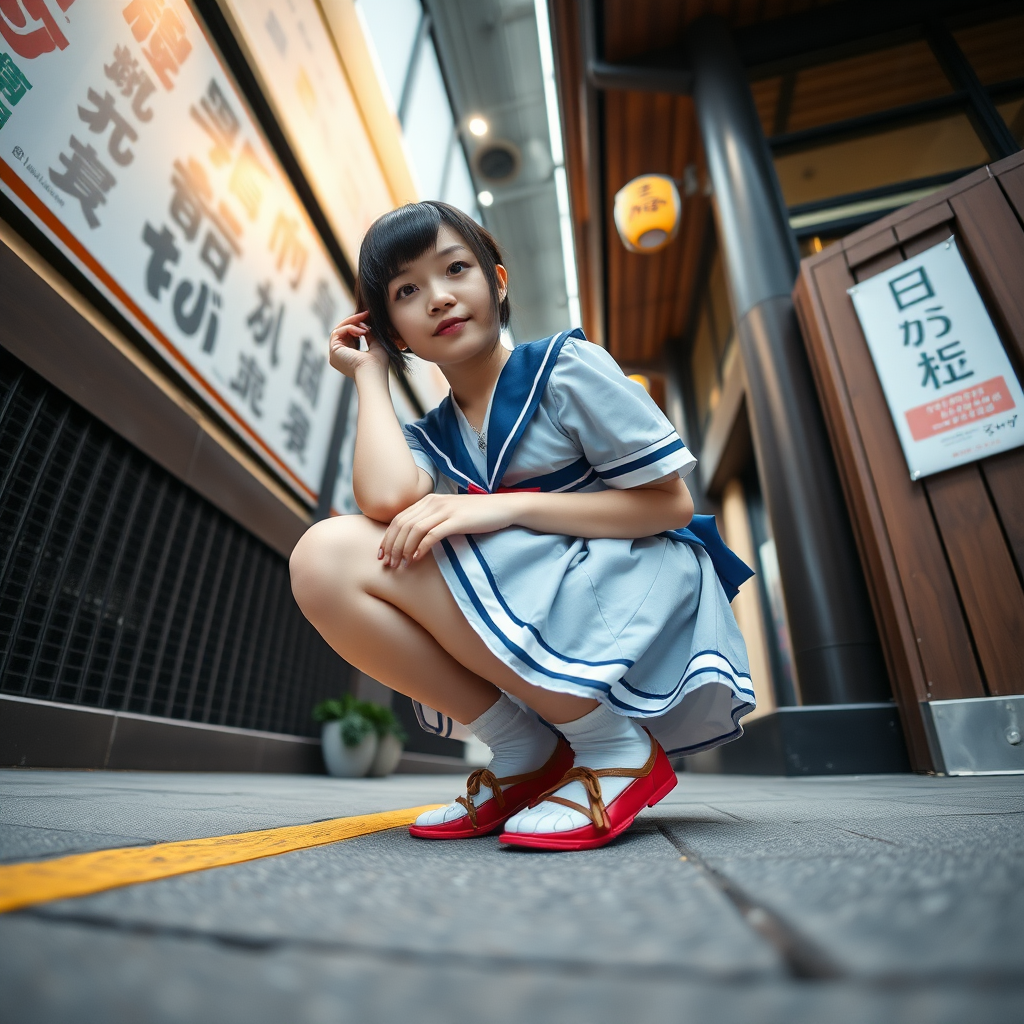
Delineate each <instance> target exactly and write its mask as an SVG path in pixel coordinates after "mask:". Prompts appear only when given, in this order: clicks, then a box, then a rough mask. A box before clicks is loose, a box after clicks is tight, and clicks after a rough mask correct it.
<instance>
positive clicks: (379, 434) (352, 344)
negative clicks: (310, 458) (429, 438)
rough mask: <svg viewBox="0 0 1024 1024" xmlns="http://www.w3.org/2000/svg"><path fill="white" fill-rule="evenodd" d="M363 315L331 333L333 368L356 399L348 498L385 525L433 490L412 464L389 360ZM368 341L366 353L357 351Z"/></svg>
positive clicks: (424, 475)
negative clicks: (397, 412) (391, 382)
mask: <svg viewBox="0 0 1024 1024" xmlns="http://www.w3.org/2000/svg"><path fill="white" fill-rule="evenodd" d="M366 316H367V314H366V313H356V314H355V316H350V317H348V319H346V320H343V321H342V322H341V323H340V324H339V325H338V326H337V327H336V328H335V329H334V331H333V332H332V334H331V365H332V366H333V367H334V368H335V369H337V370H340V371H341V372H342V373H344V374H345V375H346V376H348V377H352V378H353V379H354V380H355V384H356V391H357V393H358V395H359V408H358V411H357V421H356V444H355V453H354V456H353V461H352V493H353V496H354V497H355V499H356V504H357V505H358V506H359V507H360V509H362V511H363V513H364V514H365V515H367V516H369V518H370V519H376V520H377V521H378V522H382V523H389V522H391V520H392V519H393V518H394V517H395V516H396V515H397V514H398V513H399V512H401V511H402V510H403V509H407V508H408V507H409V506H410V505H412V504H414V503H415V502H417V501H418V500H419V499H420V498H422V497H424V495H427V494H429V493H430V492H431V491H432V490H433V489H434V484H433V481H432V480H431V479H430V475H429V474H428V473H425V472H424V471H423V470H422V469H420V468H419V466H417V465H416V463H415V461H414V460H413V457H412V453H411V452H410V451H409V446H408V444H406V441H405V435H404V434H403V433H402V427H401V424H399V422H398V417H397V416H396V415H395V407H394V405H393V404H392V401H391V390H390V388H389V386H388V365H389V364H388V357H387V353H386V352H385V351H384V349H383V348H382V347H381V346H380V345H379V344H378V343H377V341H376V340H375V339H374V338H373V337H372V336H371V335H369V334H368V332H367V329H366V327H364V326H363V323H362V321H363V320H365V319H366ZM363 337H365V338H367V346H368V351H366V352H360V351H359V349H358V345H359V340H360V338H363Z"/></svg>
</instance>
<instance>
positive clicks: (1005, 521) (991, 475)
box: [981, 410, 1024, 576]
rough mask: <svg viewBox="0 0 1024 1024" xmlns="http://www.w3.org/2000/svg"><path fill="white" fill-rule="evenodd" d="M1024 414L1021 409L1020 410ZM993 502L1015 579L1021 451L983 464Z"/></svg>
mask: <svg viewBox="0 0 1024 1024" xmlns="http://www.w3.org/2000/svg"><path fill="white" fill-rule="evenodd" d="M1021 414H1022V415H1024V410H1022V413H1021ZM981 470H982V472H983V473H984V474H985V482H986V483H987V484H988V489H989V493H990V494H991V495H992V503H993V504H994V505H995V508H996V515H998V516H999V522H1000V525H1001V526H1002V528H1003V532H1004V533H1005V534H1006V541H1007V543H1008V544H1009V545H1010V550H1011V551H1012V552H1013V559H1014V562H1016V565H1017V574H1018V576H1024V494H1022V493H1021V492H1022V486H1021V482H1022V481H1024V449H1022V448H1017V449H1016V450H1015V451H1012V452H1004V453H1003V454H1002V455H996V456H995V457H994V458H991V459H986V460H985V462H984V463H982V467H981Z"/></svg>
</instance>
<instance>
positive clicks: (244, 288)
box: [0, 0, 353, 504]
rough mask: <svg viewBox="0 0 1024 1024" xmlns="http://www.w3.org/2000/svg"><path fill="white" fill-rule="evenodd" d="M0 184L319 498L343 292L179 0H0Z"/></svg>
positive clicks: (260, 446)
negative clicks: (332, 352)
mask: <svg viewBox="0 0 1024 1024" xmlns="http://www.w3.org/2000/svg"><path fill="white" fill-rule="evenodd" d="M0 188H2V190H3V191H4V193H5V194H6V195H7V196H8V197H10V198H11V199H13V201H14V202H15V203H16V204H17V205H18V206H19V207H20V208H21V209H22V210H23V211H24V212H25V213H26V214H27V215H28V216H29V217H30V218H31V219H32V220H33V221H34V222H35V223H36V224H37V225H38V226H39V227H40V228H41V229H42V230H43V232H44V233H45V234H46V235H47V236H48V237H49V238H50V239H51V240H52V241H53V242H55V243H56V244H57V245H58V246H59V247H60V248H61V249H62V250H63V251H64V252H65V253H66V254H67V255H68V256H69V257H70V258H71V259H72V260H73V261H74V262H75V263H76V264H77V265H78V267H79V268H80V269H81V270H82V271H83V272H84V273H85V274H86V275H87V276H88V277H89V278H90V279H91V280H92V281H93V282H94V283H95V284H96V285H97V287H99V288H100V289H101V290H102V291H103V292H104V293H105V294H106V295H107V297H108V298H109V299H110V300H111V301H112V302H113V303H114V304H115V305H116V306H117V307H118V308H119V309H120V310H121V311H122V312H123V313H124V315H125V316H126V317H127V318H128V320H129V321H130V322H131V323H132V324H133V325H134V326H135V327H136V328H137V329H138V330H139V332H140V333H141V334H142V335H143V337H145V339H146V340H147V341H148V342H149V343H150V344H151V345H152V346H153V347H154V348H155V349H156V350H157V352H159V353H160V355H161V356H162V357H163V358H164V359H166V360H167V361H168V362H169V363H170V364H171V365H172V366H174V368H175V369H176V370H177V371H178V372H179V373H180V374H181V375H182V376H183V377H184V378H185V379H186V380H187V381H188V382H189V383H190V384H191V385H192V387H193V388H194V389H195V390H196V392H198V393H199V395H200V396H201V397H202V398H203V399H204V400H205V401H206V402H207V404H209V405H210V406H211V407H212V408H213V409H214V410H215V411H216V412H217V413H218V414H219V415H220V416H221V418H222V419H224V420H225V421H226V422H227V423H228V424H230V426H231V427H232V428H234V430H235V431H237V433H238V434H239V435H240V436H241V437H242V438H244V439H245V441H246V442H247V443H248V444H249V445H250V446H251V447H252V448H253V449H254V450H255V451H256V452H257V453H258V455H259V456H260V457H261V458H262V459H263V460H264V461H265V462H266V463H267V464H268V465H269V466H270V467H271V468H272V469H273V470H274V471H275V472H276V473H277V475H278V476H279V477H280V478H281V479H282V480H284V481H285V482H286V483H287V484H289V485H290V487H291V488H292V489H293V490H294V491H295V493H296V494H297V495H299V496H300V497H301V498H303V499H304V500H305V501H306V502H307V503H309V504H315V502H316V498H317V492H318V489H319V486H320V480H321V475H322V472H323V465H324V460H325V458H326V454H327V448H328V445H329V442H330V435H331V429H332V425H333V418H334V411H335V408H336V404H337V396H338V389H339V387H340V384H341V378H340V375H339V374H337V373H332V372H328V367H327V341H326V339H327V335H328V333H329V332H330V329H331V327H332V326H333V325H334V324H335V323H337V321H338V320H340V319H341V318H342V317H344V316H347V315H348V314H349V313H350V312H352V310H353V305H352V300H351V297H350V296H349V295H348V293H347V291H346V289H345V286H344V283H343V281H342V279H341V277H340V275H339V273H338V271H337V268H336V267H335V265H334V264H333V262H332V261H331V259H330V256H329V255H328V253H327V250H326V248H325V247H324V245H323V242H322V241H321V239H320V237H319V236H318V234H317V233H316V231H315V230H314V228H313V226H312V224H311V223H310V221H309V218H308V217H307V215H306V212H305V210H304V208H303V206H302V204H301V202H300V200H299V198H298V196H297V195H296V193H295V190H294V188H293V187H292V185H291V183H290V182H289V180H288V178H287V176H286V175H285V173H284V171H283V169H282V168H281V166H280V164H279V163H278V161H277V158H276V157H275V155H274V154H273V152H272V151H271V150H270V148H269V146H268V145H267V143H266V141H265V140H264V138H263V135H262V132H261V131H260V129H259V127H258V126H257V124H256V121H255V120H254V118H253V115H252V114H251V112H250V111H249V108H248V106H247V104H246V102H245V100H244V99H243V98H242V96H241V94H240V92H239V91H238V89H237V87H236V85H235V83H234V80H233V78H232V77H231V75H230V74H229V73H228V72H227V70H226V69H225V67H224V66H223V64H222V63H221V61H220V58H219V56H218V54H217V52H216V51H215V49H214V47H213V45H212V43H211V42H210V40H209V39H208V38H207V36H206V34H205V28H204V26H203V25H202V23H201V22H200V21H199V20H198V19H197V17H196V15H195V13H194V12H193V10H192V8H191V6H190V5H189V4H188V3H186V2H185V0H131V2H128V3H124V2H121V0H117V2H114V0H32V2H29V0H12V2H10V3H3V4H0ZM68 343H69V344H73V339H69V342H68Z"/></svg>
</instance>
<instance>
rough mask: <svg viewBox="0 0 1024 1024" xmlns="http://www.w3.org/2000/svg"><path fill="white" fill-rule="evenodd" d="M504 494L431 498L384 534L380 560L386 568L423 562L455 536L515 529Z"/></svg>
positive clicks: (395, 521) (399, 518)
mask: <svg viewBox="0 0 1024 1024" xmlns="http://www.w3.org/2000/svg"><path fill="white" fill-rule="evenodd" d="M509 497H510V496H509V495H505V494H428V495H427V496H426V497H425V498H420V500H419V501H417V502H416V503H415V504H412V505H410V506H409V507H408V508H407V509H406V510H405V511H404V512H399V514H398V515H397V516H395V518H394V519H392V520H391V525H390V526H389V527H388V528H387V530H385V531H384V539H383V541H381V546H380V551H379V552H378V554H377V557H378V558H380V559H382V560H383V562H384V565H385V566H386V567H391V566H401V565H406V564H409V563H411V562H415V561H418V560H419V559H421V558H422V557H423V556H424V555H425V554H426V553H427V552H428V551H429V550H430V549H431V548H432V547H433V546H434V545H435V544H436V543H437V542H438V541H439V540H442V539H443V538H445V537H449V536H451V534H453V533H494V532H495V531H496V530H504V529H505V527H507V526H511V525H512V513H513V508H512V506H513V502H512V501H510V500H509Z"/></svg>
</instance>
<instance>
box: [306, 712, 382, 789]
mask: <svg viewBox="0 0 1024 1024" xmlns="http://www.w3.org/2000/svg"><path fill="white" fill-rule="evenodd" d="M360 703H361V702H360V701H357V700H356V699H355V697H353V696H352V694H350V693H346V694H345V695H344V696H343V697H340V698H338V699H336V700H325V701H321V702H320V703H319V704H317V706H316V707H315V708H313V717H314V718H315V719H316V720H317V721H318V722H321V723H323V724H322V727H321V729H320V748H321V750H322V751H323V755H324V764H326V765H327V771H328V772H330V774H331V775H335V776H337V777H339V778H343V779H358V778H362V776H364V775H365V774H366V773H367V772H368V771H369V769H370V765H371V764H373V759H374V756H375V755H376V753H377V730H376V729H375V728H374V724H373V722H372V721H371V720H370V718H368V717H367V716H366V715H365V714H363V712H362V711H361V710H360V708H359V705H360Z"/></svg>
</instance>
